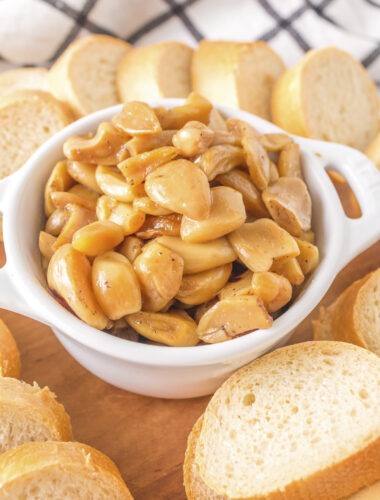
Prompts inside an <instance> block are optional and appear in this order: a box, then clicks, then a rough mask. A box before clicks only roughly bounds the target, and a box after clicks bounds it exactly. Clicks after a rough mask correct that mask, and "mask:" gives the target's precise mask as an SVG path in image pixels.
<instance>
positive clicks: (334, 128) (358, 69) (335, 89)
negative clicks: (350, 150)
mask: <svg viewBox="0 0 380 500" xmlns="http://www.w3.org/2000/svg"><path fill="white" fill-rule="evenodd" d="M272 118H273V122H274V123H276V125H279V126H280V127H281V128H283V129H284V130H286V131H288V132H291V133H293V134H296V135H301V136H304V137H311V138H313V139H322V140H325V141H332V142H339V143H342V144H347V145H348V146H352V147H354V148H357V149H360V150H364V149H365V148H366V147H367V146H368V144H369V143H370V142H371V141H372V140H373V139H374V137H375V136H376V134H377V133H378V132H379V125H380V122H379V97H378V95H377V89H376V86H375V84H374V83H373V82H372V81H371V79H370V77H369V76H368V74H367V72H366V71H365V69H364V67H363V66H362V65H361V64H360V63H359V62H358V61H356V60H355V59H354V58H353V57H352V56H350V55H349V54H348V53H347V52H344V51H342V50H340V49H337V48H335V47H327V48H323V49H318V50H311V51H310V52H308V53H307V54H306V55H305V56H304V57H303V58H302V59H301V61H300V62H299V63H298V64H296V65H295V66H294V67H292V68H291V69H288V70H287V71H286V72H285V73H284V74H283V75H282V76H281V77H280V78H279V80H278V81H277V83H276V84H275V86H274V89H273V94H272ZM358 124H360V126H358Z"/></svg>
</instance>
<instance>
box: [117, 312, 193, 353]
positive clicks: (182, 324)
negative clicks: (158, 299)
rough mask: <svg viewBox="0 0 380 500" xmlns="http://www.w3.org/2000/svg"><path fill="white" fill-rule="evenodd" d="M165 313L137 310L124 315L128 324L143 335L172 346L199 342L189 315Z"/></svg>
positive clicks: (189, 345)
mask: <svg viewBox="0 0 380 500" xmlns="http://www.w3.org/2000/svg"><path fill="white" fill-rule="evenodd" d="M186 316H187V317H186V318H184V317H183V316H179V315H176V314H174V311H173V310H171V311H170V312H167V313H154V312H143V311H141V312H139V313H136V314H130V315H129V316H127V317H126V320H127V322H128V324H129V325H130V326H131V327H132V328H134V329H135V330H136V331H137V332H138V333H139V334H140V335H142V336H143V337H146V338H148V339H149V340H152V341H153V342H159V343H161V344H165V345H169V346H172V347H191V346H194V345H197V344H198V342H199V339H198V336H197V330H196V328H197V325H196V323H195V321H194V320H192V319H191V318H190V316H188V315H186Z"/></svg>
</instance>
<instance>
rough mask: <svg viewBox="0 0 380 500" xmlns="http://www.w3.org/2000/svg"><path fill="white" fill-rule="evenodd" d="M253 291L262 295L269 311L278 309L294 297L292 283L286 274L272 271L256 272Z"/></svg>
mask: <svg viewBox="0 0 380 500" xmlns="http://www.w3.org/2000/svg"><path fill="white" fill-rule="evenodd" d="M251 286H252V293H254V294H255V295H257V296H259V297H261V298H262V299H263V301H264V304H265V307H266V309H267V311H269V312H274V311H278V310H279V309H281V308H282V307H284V305H285V304H287V303H288V302H289V301H290V299H291V298H292V292H293V289H292V285H291V284H290V282H289V280H288V279H287V278H285V277H284V276H280V275H279V274H276V273H272V272H263V273H254V275H253V276H252V283H251Z"/></svg>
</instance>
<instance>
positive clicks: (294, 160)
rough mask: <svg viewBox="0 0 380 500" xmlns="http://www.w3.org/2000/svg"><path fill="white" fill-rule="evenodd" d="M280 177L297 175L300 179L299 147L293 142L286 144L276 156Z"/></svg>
mask: <svg viewBox="0 0 380 500" xmlns="http://www.w3.org/2000/svg"><path fill="white" fill-rule="evenodd" d="M278 172H279V174H280V177H298V178H300V179H302V167H301V156H300V147H299V145H298V144H295V143H294V142H290V143H289V144H287V145H286V146H285V147H284V148H283V149H282V151H281V153H280V155H279V157H278Z"/></svg>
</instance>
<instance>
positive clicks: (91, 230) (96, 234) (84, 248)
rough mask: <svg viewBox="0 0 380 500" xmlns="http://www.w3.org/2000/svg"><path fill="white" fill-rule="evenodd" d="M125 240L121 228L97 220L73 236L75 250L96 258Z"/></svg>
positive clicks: (111, 223) (109, 222)
mask: <svg viewBox="0 0 380 500" xmlns="http://www.w3.org/2000/svg"><path fill="white" fill-rule="evenodd" d="M123 239H124V234H123V230H122V228H121V227H120V226H118V225H117V224H115V223H114V222H111V221H100V220H97V221H96V222H92V223H91V224H88V225H87V226H84V227H82V228H81V229H78V231H76V232H75V233H74V235H73V241H72V245H73V247H74V248H75V250H78V251H79V252H82V253H84V254H85V255H89V256H90V257H94V256H95V255H99V254H101V253H104V252H107V251H108V250H111V249H112V248H115V247H116V246H117V245H119V244H120V243H121V242H122V241H123ZM111 319H112V318H111Z"/></svg>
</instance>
